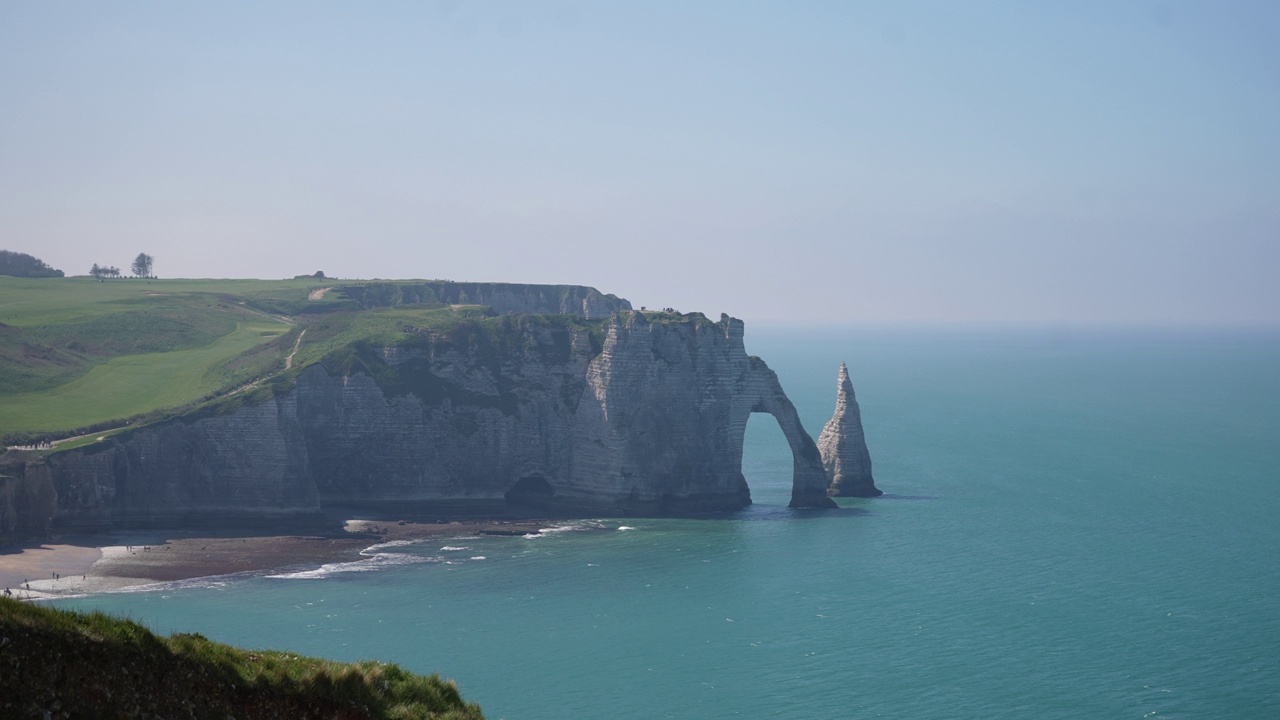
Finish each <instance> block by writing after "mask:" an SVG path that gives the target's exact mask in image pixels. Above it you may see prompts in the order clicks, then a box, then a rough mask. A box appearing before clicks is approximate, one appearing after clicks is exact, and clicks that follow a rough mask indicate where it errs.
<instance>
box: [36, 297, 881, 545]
mask: <svg viewBox="0 0 1280 720" xmlns="http://www.w3.org/2000/svg"><path fill="white" fill-rule="evenodd" d="M406 332H408V331H406ZM742 336H743V324H742V321H740V320H736V319H732V318H730V317H728V316H727V315H723V316H721V319H720V322H712V321H710V320H708V319H707V318H705V317H703V316H702V315H701V314H697V313H694V314H690V315H668V314H649V315H648V316H646V314H645V313H640V312H634V311H630V310H621V311H617V312H614V313H613V314H612V315H611V316H610V317H609V319H608V320H606V321H604V324H603V326H602V329H601V330H596V331H591V330H589V329H588V328H587V327H584V326H575V325H572V324H565V323H552V322H548V321H547V320H545V319H540V317H539V316H520V315H514V316H504V317H503V318H502V319H501V320H500V321H498V327H497V328H490V329H489V330H488V331H480V328H479V326H472V327H471V329H468V327H467V326H466V325H465V324H464V325H459V326H458V327H457V328H454V329H453V330H450V331H444V332H438V331H422V332H420V333H419V334H418V335H416V336H415V337H414V338H411V340H412V342H409V343H408V344H406V345H401V346H396V347H387V348H365V349H362V350H360V352H361V353H362V354H361V355H360V357H359V360H360V362H359V364H358V366H353V367H356V368H357V369H351V370H350V371H349V372H348V373H347V374H338V371H336V370H330V369H327V368H325V367H323V366H321V365H313V366H311V367H308V368H306V369H305V370H304V371H303V372H302V373H301V374H300V375H299V376H298V377H297V380H296V383H295V384H294V386H293V387H292V388H291V389H289V390H288V391H287V392H282V393H281V394H278V395H275V396H272V397H268V398H267V399H265V400H263V401H262V402H260V403H258V404H253V405H249V404H246V405H245V406H243V407H240V408H239V409H234V410H233V411H229V412H226V413H216V414H212V415H210V414H208V413H205V414H202V415H200V414H198V415H194V416H192V417H179V418H176V419H174V420H171V421H168V422H165V423H159V424H157V425H155V426H149V427H143V428H139V429H137V430H134V431H131V432H127V433H124V434H122V435H121V436H117V437H116V438H108V439H107V440H106V441H104V442H103V443H100V444H96V445H94V446H91V447H88V448H84V449H80V450H70V451H66V452H62V453H55V454H54V455H52V456H50V457H49V458H48V463H47V464H48V472H49V473H50V475H51V477H52V481H53V483H54V486H55V487H56V489H57V493H58V505H57V511H56V514H55V516H54V518H53V521H54V524H55V526H61V527H63V528H75V527H87V526H93V527H112V526H115V527H120V526H132V525H141V524H168V525H174V524H178V525H181V524H187V523H197V522H219V521H224V522H237V523H240V522H245V521H250V520H254V519H259V520H262V521H266V522H272V521H278V520H280V519H290V518H298V519H305V518H308V517H318V516H319V515H320V514H321V512H322V510H323V509H324V508H326V507H350V506H365V507H371V508H382V509H386V510H394V511H397V512H406V513H409V512H422V513H433V512H439V513H448V512H467V513H491V512H492V513H499V512H509V511H512V510H513V509H514V510H516V511H520V510H519V509H520V508H525V509H527V508H535V509H543V510H549V511H555V512H582V511H586V512H593V513H594V512H599V513H615V514H622V515H628V514H629V515H670V514H688V513H698V512H705V511H716V510H735V509H739V508H742V507H744V506H746V505H748V504H750V503H751V495H750V491H749V490H748V488H747V484H746V481H745V479H744V477H743V475H742V441H743V434H744V432H745V430H746V423H747V418H748V416H749V415H750V414H751V413H753V412H763V413H769V414H771V415H773V416H774V417H775V418H776V419H777V420H778V424H779V425H780V426H781V428H782V431H783V433H784V435H785V436H786V438H787V441H788V443H789V444H790V446H791V450H792V454H793V489H792V496H791V505H792V506H793V507H834V505H835V504H834V502H833V501H832V500H831V499H830V498H829V497H828V476H827V473H826V471H825V470H824V468H823V464H822V456H821V455H820V453H819V450H818V447H817V446H816V445H815V444H814V442H813V440H812V439H811V438H810V436H809V435H808V434H807V433H806V432H805V430H804V428H803V427H802V426H801V424H800V420H799V417H798V415H797V414H796V410H795V408H794V406H792V404H791V401H790V400H789V399H787V396H786V394H785V393H784V392H783V391H782V387H781V386H780V385H779V383H778V378H777V376H776V375H775V374H774V373H773V371H772V370H770V369H769V368H768V366H767V365H766V364H765V363H764V361H763V360H761V359H759V358H756V357H751V356H748V355H747V354H746V352H745V349H744V347H743V341H742ZM850 396H852V392H850ZM855 413H856V406H855ZM859 437H860V435H859ZM864 452H865V451H864ZM868 467H869V465H868Z"/></svg>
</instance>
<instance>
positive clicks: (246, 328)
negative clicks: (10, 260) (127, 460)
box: [0, 277, 350, 440]
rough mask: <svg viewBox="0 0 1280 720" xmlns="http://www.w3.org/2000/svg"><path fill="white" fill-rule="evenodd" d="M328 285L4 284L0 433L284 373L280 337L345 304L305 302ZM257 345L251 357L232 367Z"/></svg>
mask: <svg viewBox="0 0 1280 720" xmlns="http://www.w3.org/2000/svg"><path fill="white" fill-rule="evenodd" d="M321 287H324V285H322V284H321V283H320V281H317V280H280V281H263V280H150V281H145V280H114V281H107V282H99V281H96V280H93V279H91V278H65V279H63V278H48V279H26V278H10V277H0V435H3V436H5V437H6V438H8V439H10V440H14V439H16V438H18V437H21V436H23V435H24V434H25V435H33V434H43V433H48V434H51V435H53V436H62V435H66V434H67V433H68V432H70V431H73V430H76V429H79V428H85V427H86V426H95V425H99V424H103V423H107V424H109V423H111V422H117V421H118V422H123V421H124V420H125V419H127V418H133V417H137V416H143V415H146V414H148V413H155V412H158V411H164V410H166V409H171V408H177V407H183V406H188V405H190V404H192V403H197V402H200V401H202V400H205V399H208V398H210V397H212V396H214V395H218V394H222V393H225V392H227V391H230V390H232V389H233V388H235V387H238V386H241V385H243V384H245V383H247V382H251V381H253V380H255V379H258V378H260V377H262V376H263V375H264V374H269V373H271V372H274V371H277V370H278V369H280V368H282V367H283V361H284V357H285V356H286V355H287V354H288V352H289V349H290V348H289V347H283V344H282V343H277V342H276V341H277V340H278V339H280V338H281V337H282V336H284V335H285V334H287V333H289V332H290V331H291V330H293V328H294V326H295V325H296V323H297V320H296V318H298V317H302V318H305V317H308V316H310V315H313V314H322V313H323V312H324V311H326V310H339V309H342V308H343V307H344V301H342V300H341V299H335V297H334V296H329V297H325V298H323V299H319V300H309V299H308V296H309V294H310V293H311V292H312V291H313V290H317V289H320V288H321ZM345 303H346V304H347V305H349V304H350V303H349V301H345ZM286 313H287V314H288V315H289V316H292V317H286V315H285V314H286ZM257 348H261V351H260V352H259V353H257V354H256V355H255V356H254V358H255V362H253V363H244V362H240V363H236V362H234V361H235V359H236V358H238V357H240V356H242V355H244V354H245V353H247V352H248V351H250V350H254V349H257Z"/></svg>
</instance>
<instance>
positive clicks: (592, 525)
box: [524, 520, 605, 540]
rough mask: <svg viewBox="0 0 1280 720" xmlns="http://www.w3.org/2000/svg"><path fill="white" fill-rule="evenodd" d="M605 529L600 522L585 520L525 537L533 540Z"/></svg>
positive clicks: (539, 531)
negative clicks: (558, 534)
mask: <svg viewBox="0 0 1280 720" xmlns="http://www.w3.org/2000/svg"><path fill="white" fill-rule="evenodd" d="M603 529H605V524H604V523H602V522H600V521H599V520H583V521H581V522H576V523H565V524H564V525H552V526H551V527H545V528H541V529H539V530H538V532H536V533H528V534H526V535H524V537H525V538H527V539H529V540H533V539H535V538H540V537H547V536H548V535H555V534H557V533H565V532H575V531H580V530H603Z"/></svg>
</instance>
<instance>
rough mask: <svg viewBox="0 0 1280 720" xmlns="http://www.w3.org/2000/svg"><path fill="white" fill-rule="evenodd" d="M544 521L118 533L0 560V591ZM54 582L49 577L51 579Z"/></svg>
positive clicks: (89, 589)
mask: <svg viewBox="0 0 1280 720" xmlns="http://www.w3.org/2000/svg"><path fill="white" fill-rule="evenodd" d="M548 524H549V523H548V521H547V520H453V521H448V522H413V521H407V520H406V521H380V520H349V521H347V522H346V523H345V525H344V526H343V528H342V529H341V530H339V531H335V532H333V533H325V534H317V535H305V534H298V535H283V534H281V535H272V534H249V533H236V532H230V531H216V532H214V531H205V532H202V531H199V530H188V531H171V532H167V533H166V532H160V531H156V532H122V533H116V534H112V535H110V536H103V537H97V538H77V539H76V540H75V541H70V542H68V541H63V543H58V544H54V543H49V544H44V545H40V546H36V547H27V548H22V549H21V550H20V551H17V552H12V553H8V554H0V592H2V591H3V590H2V588H9V589H10V592H11V593H13V596H14V597H19V598H28V599H32V600H38V599H49V598H57V597H68V596H73V595H83V594H90V593H100V592H112V591H117V590H123V589H127V588H136V587H138V586H142V585H148V584H152V583H158V582H171V581H175V580H187V579H191V578H198V577H212V576H217V575H229V574H232V573H241V572H260V571H268V570H277V569H285V568H290V569H311V568H316V567H319V566H321V565H323V564H325V563H331V562H344V561H350V560H358V559H359V558H360V557H361V556H360V551H361V550H363V549H365V548H367V547H369V546H370V545H374V544H377V543H383V542H390V541H393V540H416V539H420V538H430V537H439V538H447V537H455V536H461V535H477V534H481V535H486V534H487V535H524V534H527V533H536V532H537V531H538V530H539V529H541V528H545V527H547V526H548ZM55 573H56V574H57V577H56V578H55V577H54V574H55Z"/></svg>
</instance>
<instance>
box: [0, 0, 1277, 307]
mask: <svg viewBox="0 0 1280 720" xmlns="http://www.w3.org/2000/svg"><path fill="white" fill-rule="evenodd" d="M1278 37H1280V3H1277V2H1274V1H1273V0H1264V1H1262V2H1238V1H1234V0H1214V1H1212V2H1209V1H1205V2H1191V1H1187V2H1151V1H1140V2H1139V1H1134V2H1130V1H1127V0H1106V1H1103V2H1093V1H1091V0H1072V2H1036V1H1017V2H983V1H981V0H966V1H965V2H901V3H887V2H855V1H853V0H850V1H848V2H800V1H792V2H776V3H774V2H743V1H734V2H714V1H711V0H708V1H705V2H691V1H688V0H686V1H681V2H661V1H647V2H628V3H622V2H571V1H568V0H563V1H562V0H556V1H553V2H541V1H540V0H521V1H520V2H464V1H461V0H449V1H444V2H430V1H427V2H376V3H325V2H297V3H288V2H243V3H242V2H234V1H220V2H217V3H199V4H197V3H170V2H155V3H141V2H136V3H135V2H115V3H100V2H86V3H81V2H56V3H46V2H13V1H11V0H0V110H2V112H0V248H2V249H8V250H15V251H19V252H26V253H31V254H33V255H36V256H38V257H40V258H42V259H43V260H45V261H46V262H48V263H50V264H51V265H53V266H55V267H58V268H61V269H63V270H64V271H66V272H67V273H68V274H84V273H87V272H88V269H89V267H90V265H92V264H93V263H98V264H103V265H116V266H119V267H121V268H122V269H125V270H126V271H127V268H128V266H129V264H130V262H131V261H132V259H133V258H134V257H135V256H136V255H137V254H138V253H139V252H147V253H149V254H151V255H152V256H154V258H155V272H156V273H157V274H158V275H160V276H161V277H262V278H279V277H291V276H293V275H297V274H302V273H311V272H314V271H316V270H322V271H324V272H325V273H326V274H327V275H329V276H331V277H340V278H374V277H378V278H443V279H452V280H482V281H509V282H539V283H541V282H547V283H576V284H584V285H592V286H594V287H597V288H599V289H601V290H602V291H605V292H612V293H616V294H618V295H621V296H623V297H626V298H629V299H630V300H631V301H632V302H633V303H634V304H635V305H637V306H639V305H648V306H650V307H664V306H674V307H676V308H677V309H680V310H684V311H691V310H700V311H703V312H706V313H707V314H708V315H710V316H712V317H717V316H718V314H719V313H720V312H728V313H729V314H731V315H734V316H736V317H742V318H744V319H747V320H748V322H752V321H755V322H762V323H786V322H802V323H805V324H817V325H823V324H904V323H905V324H913V323H982V324H1048V325H1055V324H1057V325H1064V324H1065V325H1091V324H1120V325H1124V324H1156V325H1227V326H1249V325H1267V326H1277V325H1280V280H1278V279H1277V274H1278V271H1280V43H1278V42H1276V38H1278Z"/></svg>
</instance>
